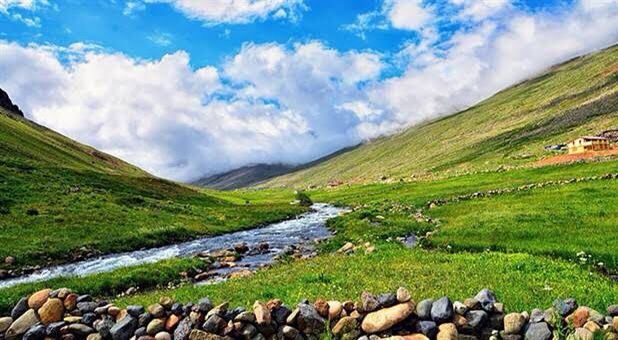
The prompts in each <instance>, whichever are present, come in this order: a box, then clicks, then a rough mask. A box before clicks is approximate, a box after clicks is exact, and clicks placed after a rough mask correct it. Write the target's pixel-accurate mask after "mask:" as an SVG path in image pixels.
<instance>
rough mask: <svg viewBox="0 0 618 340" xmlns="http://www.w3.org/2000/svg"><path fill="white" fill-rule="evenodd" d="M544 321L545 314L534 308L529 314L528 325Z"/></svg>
mask: <svg viewBox="0 0 618 340" xmlns="http://www.w3.org/2000/svg"><path fill="white" fill-rule="evenodd" d="M543 320H545V312H543V311H542V310H540V309H538V308H535V309H533V310H532V312H530V320H529V321H530V323H537V322H541V321H543Z"/></svg>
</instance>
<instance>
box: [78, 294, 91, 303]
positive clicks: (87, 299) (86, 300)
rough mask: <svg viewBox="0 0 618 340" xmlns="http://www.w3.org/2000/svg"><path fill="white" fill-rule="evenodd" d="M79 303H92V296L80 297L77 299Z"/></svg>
mask: <svg viewBox="0 0 618 340" xmlns="http://www.w3.org/2000/svg"><path fill="white" fill-rule="evenodd" d="M80 302H92V296H90V295H88V294H84V295H80V296H78V297H77V303H80Z"/></svg>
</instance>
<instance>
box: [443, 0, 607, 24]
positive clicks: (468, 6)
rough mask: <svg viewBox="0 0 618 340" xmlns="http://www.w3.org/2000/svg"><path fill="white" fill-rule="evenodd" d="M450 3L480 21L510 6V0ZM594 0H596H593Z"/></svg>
mask: <svg viewBox="0 0 618 340" xmlns="http://www.w3.org/2000/svg"><path fill="white" fill-rule="evenodd" d="M450 1H451V3H453V4H455V5H457V6H461V7H462V9H461V12H460V16H461V17H462V18H471V19H473V20H476V21H480V20H483V19H486V18H488V17H491V16H493V15H496V14H498V13H500V12H501V11H503V10H505V9H508V8H510V7H511V1H510V0H487V1H479V0H450ZM595 1H596V0H595Z"/></svg>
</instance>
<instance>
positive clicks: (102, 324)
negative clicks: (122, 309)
mask: <svg viewBox="0 0 618 340" xmlns="http://www.w3.org/2000/svg"><path fill="white" fill-rule="evenodd" d="M115 324H116V323H115V322H114V319H113V318H112V317H111V316H108V315H106V316H103V319H101V320H100V321H98V322H95V323H94V325H93V326H94V329H95V330H96V331H97V332H99V334H101V336H102V337H103V338H105V339H108V338H110V337H111V336H112V333H111V330H112V327H114V325H115Z"/></svg>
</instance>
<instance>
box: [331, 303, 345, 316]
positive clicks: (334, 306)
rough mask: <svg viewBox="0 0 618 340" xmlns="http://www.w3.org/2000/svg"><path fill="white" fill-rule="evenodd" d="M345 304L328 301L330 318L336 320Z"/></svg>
mask: <svg viewBox="0 0 618 340" xmlns="http://www.w3.org/2000/svg"><path fill="white" fill-rule="evenodd" d="M342 311H343V305H342V304H341V302H339V301H328V319H329V320H334V319H336V318H338V317H339V316H340V315H341V312H342Z"/></svg>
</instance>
